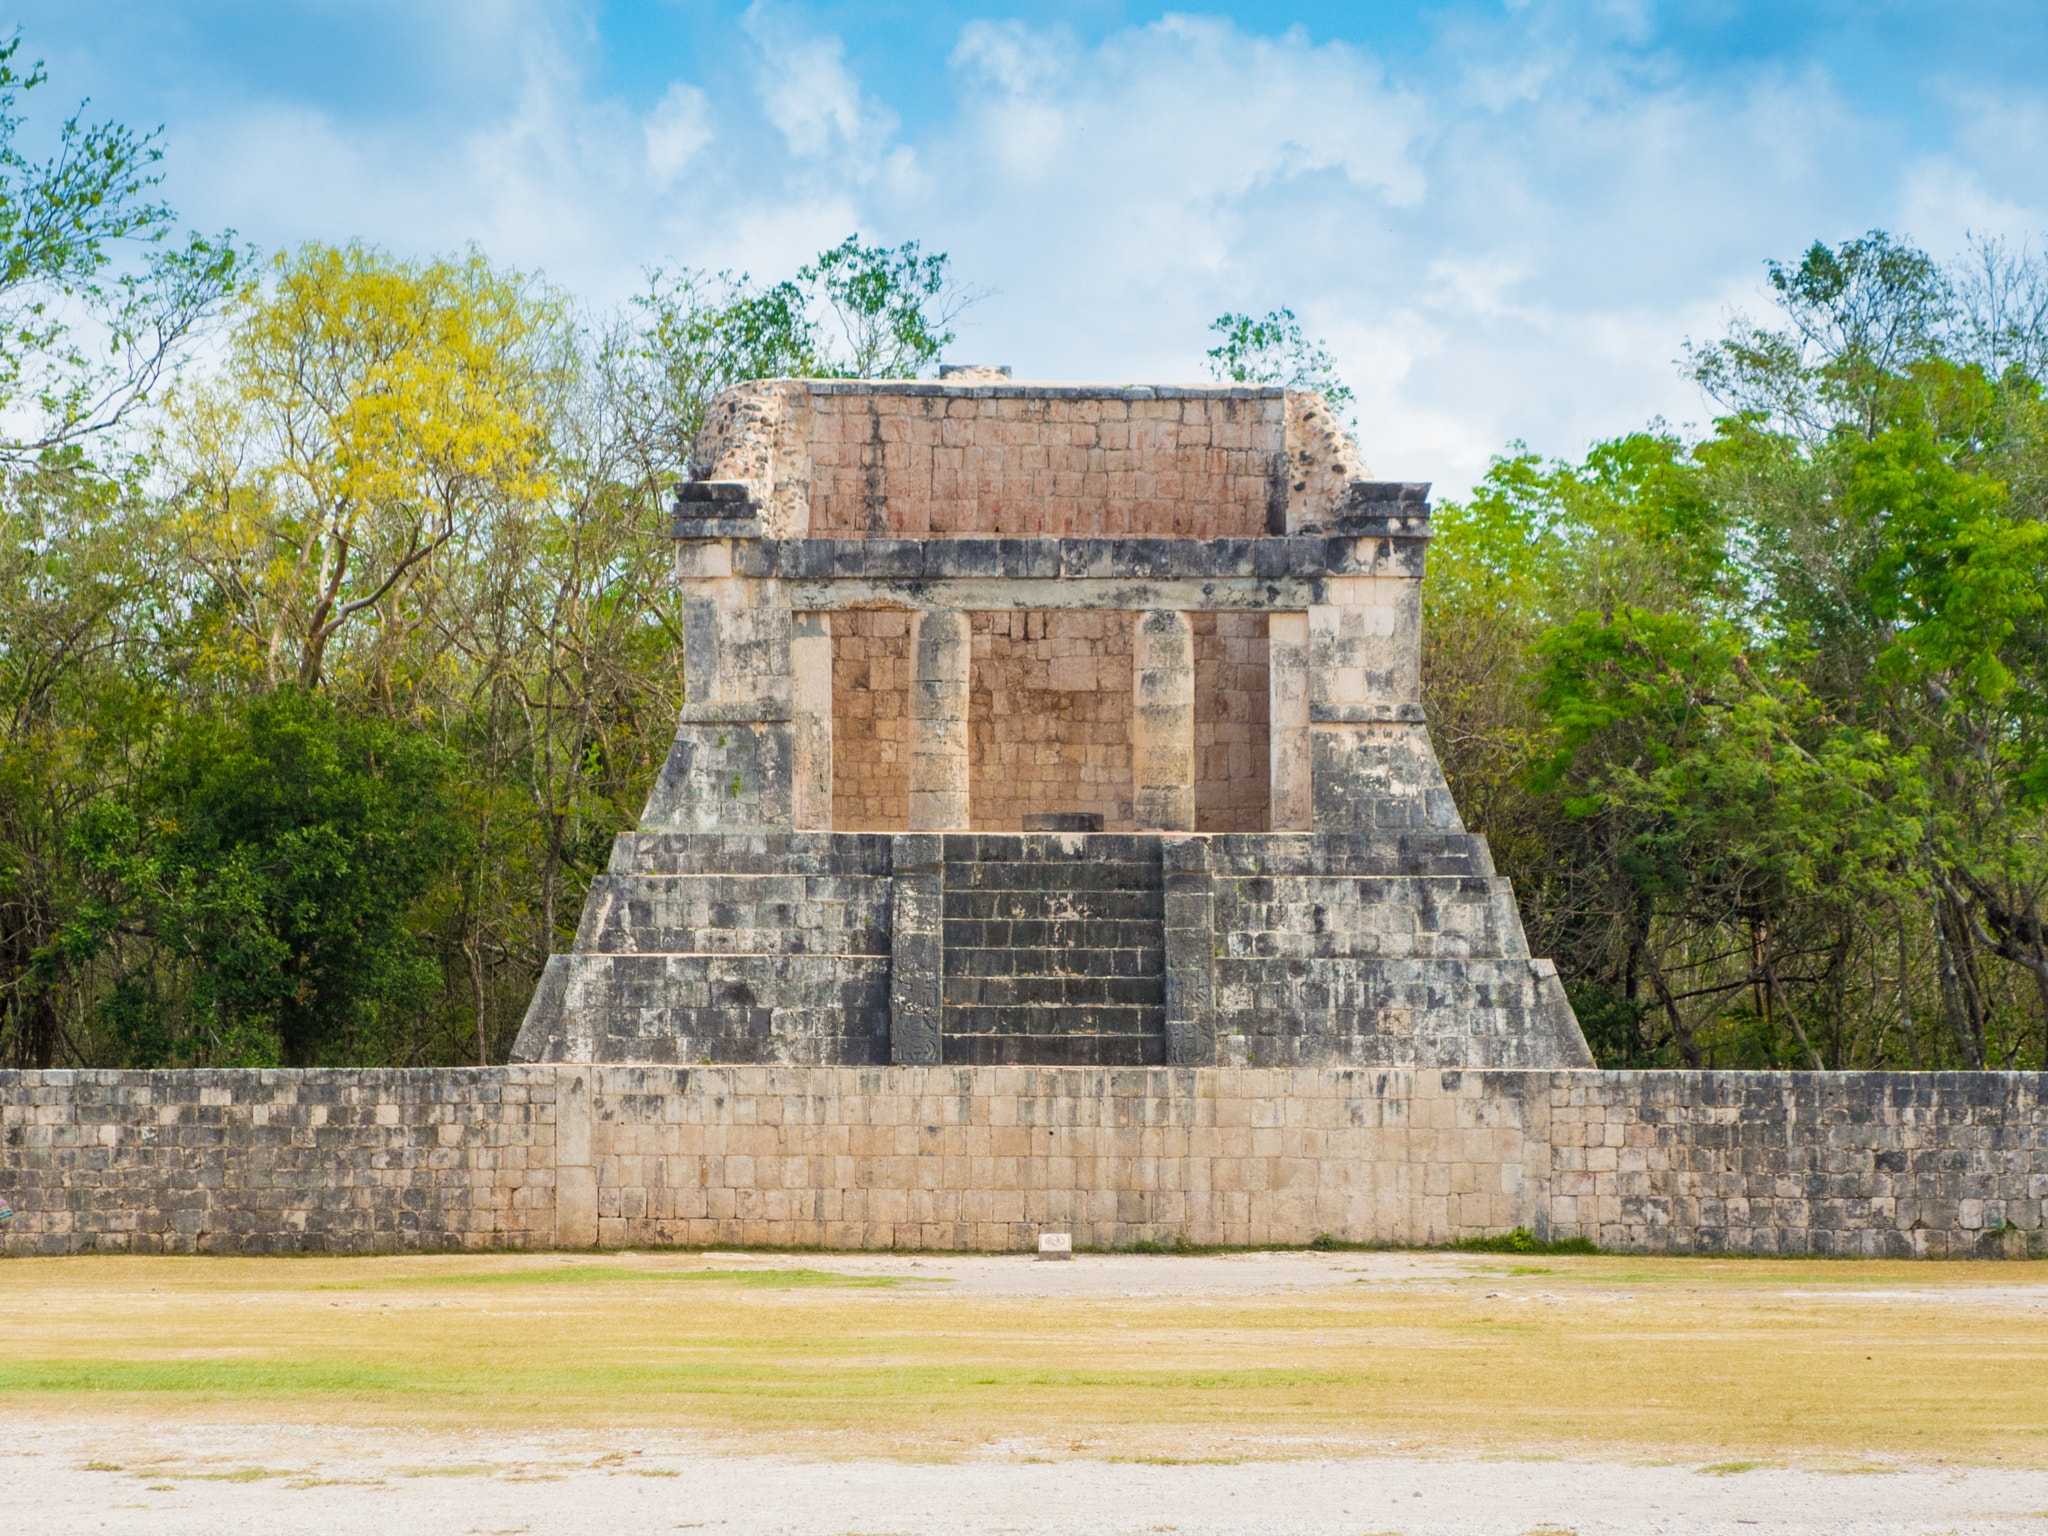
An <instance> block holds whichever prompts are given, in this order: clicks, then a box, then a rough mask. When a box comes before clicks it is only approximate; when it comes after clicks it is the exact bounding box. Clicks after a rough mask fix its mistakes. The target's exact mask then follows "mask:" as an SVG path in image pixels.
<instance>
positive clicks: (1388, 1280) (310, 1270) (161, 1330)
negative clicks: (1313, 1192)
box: [0, 1254, 2048, 1469]
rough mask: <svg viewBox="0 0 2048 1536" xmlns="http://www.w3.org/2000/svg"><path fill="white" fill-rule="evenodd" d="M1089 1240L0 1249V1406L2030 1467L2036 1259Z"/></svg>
mask: <svg viewBox="0 0 2048 1536" xmlns="http://www.w3.org/2000/svg"><path fill="white" fill-rule="evenodd" d="M1100 1262H1101V1261H1094V1260H1091V1259H1088V1258H1083V1259H1080V1260H1077V1261H1076V1262H1075V1263H1074V1264H1073V1265H1072V1266H1070V1267H1069V1269H1068V1274H1070V1275H1071V1277H1072V1278H1071V1287H1070V1288H1069V1289H1067V1290H1062V1289H1061V1286H1063V1285H1067V1284H1068V1280H1067V1278H1066V1276H1065V1275H1062V1276H1060V1277H1057V1278H1056V1279H1054V1280H1051V1281H1048V1280H1047V1279H1046V1276H1047V1271H1048V1270H1051V1269H1052V1268H1054V1267H1053V1266H1038V1267H1036V1268H1035V1269H1034V1268H1033V1267H1032V1266H1030V1265H1029V1262H1028V1261H1027V1260H1022V1259H1006V1260H991V1259H981V1260H966V1261H952V1260H948V1259H946V1258H945V1257H943V1256H937V1255H930V1256H925V1258H924V1260H923V1262H922V1264H921V1265H920V1266H919V1267H917V1268H915V1269H913V1268H912V1266H911V1262H910V1260H909V1259H907V1258H899V1259H894V1260H881V1261H877V1260H867V1261H854V1260H845V1261H841V1260H839V1259H837V1258H834V1257H825V1256H811V1257H801V1258H792V1257H781V1258H777V1257H769V1256H757V1257H745V1258H737V1257H734V1256H699V1255H694V1254H651V1255H578V1256H552V1255H551V1256H537V1257H528V1256H497V1255H494V1256H434V1257H408V1258H371V1259H326V1258H319V1259H203V1258H198V1259H146V1258H76V1259H21V1260H11V1261H6V1262H4V1263H0V1412H6V1413H9V1414H29V1415H35V1416H37V1417H52V1418H55V1417H63V1418H74V1419H75V1418H94V1419H97V1418H103V1417H114V1418H127V1419H137V1420H140V1419H148V1420H153V1421H171V1420H175V1421H178V1422H184V1423H191V1422H206V1421H217V1422H223V1423H227V1422H267V1423H277V1422H280V1421H306V1422H319V1423H323V1424H354V1425H362V1426H393V1427H399V1426H408V1425H410V1426H417V1427H419V1428H420V1429H422V1430H436V1431H439V1430H446V1429H451V1428H460V1427H465V1426H467V1427H475V1428H481V1429H493V1430H502V1429H510V1428H523V1427H541V1428H565V1429H573V1428H582V1427H592V1426H597V1425H603V1424H617V1425H644V1426H650V1427H655V1426H658V1427H662V1428H666V1429H671V1430H682V1431H689V1432H692V1433H698V1434H702V1435H704V1436H706V1437H707V1438H708V1439H709V1440H710V1441H712V1442H713V1443H717V1444H722V1445H727V1446H730V1447H731V1448H734V1449H747V1448H753V1449H765V1448H768V1447H770V1446H771V1445H772V1446H773V1448H774V1449H776V1450H778V1451H781V1452H785V1453H795V1454H805V1453H806V1452H810V1453H815V1454H819V1455H828V1456H852V1455H885V1456H908V1457H936V1458H946V1457H951V1456H957V1455H961V1454H967V1453H980V1452H982V1451H985V1450H986V1449H987V1448H988V1447H989V1446H991V1445H992V1444H993V1445H1006V1446H1009V1447H1011V1448H1012V1449H1013V1450H1016V1451H1018V1452H1019V1453H1022V1454H1038V1453H1042V1454H1046V1455H1052V1456H1063V1455H1071V1454H1076V1453H1080V1454H1086V1455H1089V1456H1129V1457H1133V1458H1142V1459H1167V1460H1171V1459H1205V1458H1224V1459H1241V1458H1247V1457H1270V1456H1294V1455H1304V1454H1344V1453H1347V1452H1349V1453H1359V1452H1365V1451H1372V1452H1387V1451H1392V1450H1403V1451H1412V1450H1430V1451H1440V1450H1459V1451H1474V1450H1477V1451H1482V1452H1494V1453H1500V1454H1528V1453H1536V1454H1583V1453H1587V1452H1598V1453H1600V1454H1623V1455H1631V1456H1645V1457H1652V1458H1655V1457H1662V1456H1686V1457H1693V1458H1698V1459H1705V1460H1718V1461H1721V1462H1725V1463H1728V1464H1730V1465H1731V1466H1733V1465H1734V1464H1737V1463H1741V1462H1744V1461H1753V1460H1754V1459H1757V1458H1766V1457H1768V1458H1778V1459H1783V1458H1786V1457H1792V1458H1795V1459H1802V1460H1805V1461H1807V1462H1814V1463H1820V1464H1839V1465H1841V1466H1843V1467H1844V1468H1846V1469H1853V1467H1854V1466H1855V1465H1856V1463H1857V1459H1858V1458H1862V1457H1876V1458H1904V1459H1909V1460H1911V1461H1914V1462H1923V1463H1924V1462H1929V1461H1933V1460H1936V1459H1949V1460H1963V1461H1973V1462H1983V1463H1998V1462H2003V1463H2004V1464H2006V1465H2008V1466H2019V1465H2025V1466H2038V1465H2043V1464H2048V1263H2003V1264H1987V1263H1980V1264H1887V1263H1849V1262H1773V1261H1711V1260H1701V1259H1628V1258H1612V1257H1585V1258H1578V1257H1574V1258H1545V1259H1539V1260H1529V1261H1522V1260H1513V1259H1491V1258H1483V1257H1473V1258H1469V1259H1466V1258H1457V1259H1453V1258H1448V1257H1444V1256H1434V1257H1432V1258H1430V1259H1429V1260H1428V1261H1427V1262H1426V1263H1424V1264H1422V1267H1420V1268H1416V1267H1415V1262H1414V1261H1411V1263H1410V1267H1409V1268H1408V1269H1407V1270H1405V1271H1402V1270H1398V1269H1395V1268H1392V1267H1390V1265H1389V1264H1388V1263H1387V1262H1384V1261H1383V1260H1382V1258H1381V1256H1368V1255H1337V1256H1332V1257H1330V1258H1329V1259H1328V1260H1326V1261H1323V1262H1324V1263H1325V1266H1326V1267H1325V1269H1324V1270H1322V1271H1320V1272H1319V1273H1320V1274H1321V1275H1322V1276H1323V1278H1322V1279H1321V1280H1320V1281H1319V1282H1318V1283H1313V1284H1305V1285H1295V1286H1293V1287H1292V1288H1291V1289H1287V1290H1285V1291H1284V1292H1281V1293H1270V1294H1253V1293H1248V1290H1247V1288H1246V1287H1244V1286H1237V1287H1235V1288H1232V1287H1229V1286H1211V1285H1208V1284H1207V1283H1206V1282H1200V1281H1192V1282H1190V1283H1188V1284H1187V1285H1185V1286H1182V1287H1181V1289H1182V1291H1183V1294H1178V1295H1162V1294H1158V1292H1159V1291H1160V1290H1161V1289H1163V1288H1164V1289H1171V1288H1173V1287H1174V1286H1175V1285H1176V1284H1178V1281H1177V1279H1176V1277H1177V1276H1179V1275H1193V1274H1196V1273H1197V1269H1196V1268H1195V1267H1196V1266H1199V1265H1200V1264H1201V1263H1202V1262H1203V1261H1198V1260H1183V1259H1176V1258H1157V1259H1133V1258H1129V1257H1124V1258H1120V1259H1118V1260H1116V1261H1115V1263H1116V1264H1118V1265H1120V1266H1123V1267H1122V1268H1121V1269H1119V1270H1118V1271H1117V1273H1118V1274H1135V1275H1138V1276H1140V1277H1141V1280H1142V1281H1143V1284H1142V1285H1139V1287H1138V1289H1137V1292H1136V1293H1135V1294H1125V1293H1123V1292H1121V1291H1105V1290H1104V1289H1103V1288H1102V1285H1101V1284H1100V1283H1094V1282H1091V1280H1090V1270H1089V1266H1090V1265H1091V1264H1096V1263H1100ZM1005 1265H1008V1266H1013V1267H1011V1268H1008V1269H1005V1268H1002V1267H1001V1266H1005ZM1177 1265H1178V1266H1184V1268H1183V1269H1181V1270H1178V1271H1177V1270H1176V1269H1175V1268H1174V1266H1177ZM973 1266H979V1268H973ZM970 1270H971V1273H970ZM1026 1271H1029V1274H1028V1277H1027V1278H1029V1279H1031V1280H1032V1281H1034V1282H1035V1283H1039V1288H1038V1289H1037V1290H1034V1291H1019V1290H1014V1289H1013V1290H1007V1291H1006V1290H1005V1289H1004V1288H1003V1283H993V1284H992V1283H990V1282H989V1280H988V1278H987V1277H989V1276H991V1275H993V1276H995V1277H996V1278H997V1282H1002V1277H1003V1276H1017V1275H1024V1274H1025V1273H1026ZM1247 1272H1248V1273H1250V1272H1251V1271H1247ZM956 1273H957V1276H958V1278H956V1279H955V1280H952V1281H949V1280H947V1279H946V1278H944V1277H946V1276H947V1275H949V1274H956ZM1200 1273H1202V1274H1207V1273H1209V1271H1206V1270H1204V1271H1200ZM976 1277H979V1278H976ZM1154 1277H1156V1278H1154ZM1096 1279H1097V1281H1098V1282H1099V1280H1100V1276H1099V1274H1098V1275H1097V1277H1096ZM970 1280H973V1281H974V1284H975V1285H976V1286H978V1287H979V1288H978V1289H969V1288H968V1286H969V1281H970ZM1117 1283H1123V1282H1117ZM1131 1283H1132V1284H1138V1282H1131ZM1048 1287H1049V1289H1048Z"/></svg>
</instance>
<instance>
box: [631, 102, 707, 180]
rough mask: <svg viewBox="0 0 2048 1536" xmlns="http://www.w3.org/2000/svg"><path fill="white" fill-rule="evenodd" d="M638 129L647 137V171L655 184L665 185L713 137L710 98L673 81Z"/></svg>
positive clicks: (676, 175)
mask: <svg viewBox="0 0 2048 1536" xmlns="http://www.w3.org/2000/svg"><path fill="white" fill-rule="evenodd" d="M640 131H641V132H642V133H643V134H644V135H646V138H647V174H648V175H650V176H651V177H653V178H654V183H655V185H656V186H660V187H667V186H669V185H670V184H671V183H673V182H674V181H675V179H676V178H677V177H678V176H680V175H682V174H683V172H684V171H686V170H688V169H689V166H690V162H691V161H692V160H694V159H695V158H696V157H697V151H698V150H700V149H702V148H704V146H705V145H707V144H709V143H710V142H711V140H712V131H711V102H710V98H708V97H707V96H705V94H704V93H703V92H702V91H700V90H698V89H697V87H696V86H694V85H685V84H683V82H682V81H680V80H678V81H675V82H674V83H672V84H671V85H670V86H669V88H668V90H667V91H666V92H664V93H663V94H662V98H661V100H660V102H659V103H658V104H657V105H656V106H655V108H654V110H653V111H652V112H649V113H648V114H647V116H646V117H645V118H643V119H642V120H641V124H640Z"/></svg>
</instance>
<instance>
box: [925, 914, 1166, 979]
mask: <svg viewBox="0 0 2048 1536" xmlns="http://www.w3.org/2000/svg"><path fill="white" fill-rule="evenodd" d="M1006 926H1007V927H1008V928H1009V929H1010V930H1012V931H1013V932H1014V931H1018V930H1022V931H1023V932H1024V933H1026V934H1035V933H1038V932H1039V931H1041V930H1049V929H1052V928H1055V927H1064V928H1069V929H1079V928H1094V929H1096V930H1098V931H1099V930H1102V929H1104V928H1116V929H1119V930H1129V929H1132V928H1137V929H1139V930H1140V932H1139V933H1138V934H1136V935H1134V937H1135V939H1136V940H1137V942H1134V943H1131V944H1127V945H1082V944H1080V943H1077V942H1060V941H1057V940H1055V939H1054V938H1052V937H1051V936H1050V935H1049V934H1048V935H1047V936H1046V937H1045V938H1043V939H1041V940H1039V941H1038V942H1037V943H1025V942H1021V941H1020V942H1017V943H1004V942H1002V941H1001V940H998V941H997V942H996V943H993V944H990V943H987V942H986V940H987V939H989V938H994V937H996V934H997V933H998V932H999V931H1000V930H1002V929H1003V928H1004V927H1006ZM971 937H979V938H982V939H983V940H984V942H982V943H979V944H971V943H968V942H967V940H968V939H969V938H971ZM945 946H946V949H945V954H946V962H945V964H946V969H945V974H946V975H948V976H1162V975H1164V974H1165V973H1166V945H1165V940H1164V936H1163V934H1162V932H1161V931H1160V930H1159V929H1158V928H1156V927H1153V926H1152V925H1151V924H1149V923H1148V924H1131V923H1113V924H1083V923H1072V924H1052V923H1011V924H1007V925H1005V924H1002V923H948V924H946V925H945Z"/></svg>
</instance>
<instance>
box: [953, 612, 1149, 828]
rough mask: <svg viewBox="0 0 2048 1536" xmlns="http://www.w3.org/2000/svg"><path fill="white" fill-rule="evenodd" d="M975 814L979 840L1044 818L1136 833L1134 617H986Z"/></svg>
mask: <svg viewBox="0 0 2048 1536" xmlns="http://www.w3.org/2000/svg"><path fill="white" fill-rule="evenodd" d="M972 617H973V630H974V669H973V674H972V684H971V688H970V696H969V700H968V714H967V733H968V752H969V764H970V769H969V787H968V804H969V806H970V808H971V809H972V812H973V825H974V827H975V828H976V829H977V830H987V831H998V832H1015V831H1018V830H1020V829H1021V828H1022V827H1023V825H1024V817H1026V816H1028V815H1032V814H1034V813H1039V812H1058V811H1084V812H1086V811H1092V812H1094V813H1096V814H1097V815H1100V816H1101V817H1102V825H1103V828H1104V830H1105V831H1118V832H1124V831H1129V830H1130V826H1131V705H1132V696H1131V620H1132V617H1133V616H1132V615H1131V614H1128V613H1059V612H1054V613H1042V612H1031V613H1014V612H1013V613H977V614H974V615H973V616H972Z"/></svg>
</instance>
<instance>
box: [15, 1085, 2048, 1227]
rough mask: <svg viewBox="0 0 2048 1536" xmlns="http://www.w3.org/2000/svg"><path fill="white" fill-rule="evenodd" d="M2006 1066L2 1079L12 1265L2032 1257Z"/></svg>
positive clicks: (2024, 1099)
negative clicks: (1245, 1249) (1185, 1249)
mask: <svg viewBox="0 0 2048 1536" xmlns="http://www.w3.org/2000/svg"><path fill="white" fill-rule="evenodd" d="M2044 1091H2048V1077H2044V1076H2043V1075H2042V1074H2038V1073H2031V1074H2020V1073H1959V1074H1908V1073H1844V1074H1819V1073H1739V1072H1727V1073H1683V1072H1660V1073H1624V1072H1594V1071H1563V1072H1553V1071H1491V1070H1489V1071H1441V1070H1426V1071H1408V1070H1392V1071H1379V1070H1368V1069H1318V1070H1309V1069H1300V1070H1261V1069H1246V1068H1203V1069H1173V1068H1134V1069H1095V1068H1064V1069H1045V1068H1028V1067H983V1068H949V1067H875V1068H815V1069H798V1068H787V1067H706V1068H689V1067H652V1066H647V1067H603V1066H598V1067H591V1066H560V1067H556V1066H524V1067H501V1068H489V1069H468V1070H458V1071H365V1070H344V1069H334V1070H320V1071H308V1072H260V1071H218V1072H70V1071H59V1072H0V1193H4V1194H5V1195H6V1196H7V1198H8V1199H9V1201H10V1202H11V1203H12V1204H13V1205H14V1207H15V1209H16V1212H17V1215H16V1217H15V1219H14V1221H13V1222H12V1223H11V1224H9V1225H8V1226H7V1227H6V1228H4V1229H0V1250H4V1251H5V1252H6V1253H9V1254H17V1255H19V1254H32V1253H71V1252H91V1251H113V1252H217V1253H263V1252H287V1251H324V1252H369V1251H390V1250H406V1249H446V1248H499V1247H511V1248H549V1247H591V1246H597V1245H603V1246H626V1245H631V1246H640V1245H645V1244H680V1245H686V1246H695V1245H730V1244H775V1245H807V1244H822V1245H827V1246H832V1247H848V1248H856V1247H865V1248H878V1247H925V1248H939V1249H984V1250H1016V1249H1024V1248H1028V1247H1030V1246H1032V1245H1033V1243H1034V1241H1035V1239H1036V1237H1037V1235H1038V1233H1039V1232H1040V1231H1042V1230H1058V1231H1071V1232H1072V1233H1073V1234H1074V1238H1075V1241H1076V1242H1077V1243H1078V1244H1080V1245H1083V1246H1119V1245H1127V1244H1129V1243H1131V1242H1134V1241H1137V1240H1139V1239H1141V1238H1142V1239H1148V1240H1153V1241H1163V1240H1172V1239H1174V1238H1176V1237H1182V1238H1185V1239H1186V1240H1188V1241H1191V1242H1196V1243H1213V1244H1262V1243H1291V1244H1300V1243H1306V1242H1308V1241H1310V1240H1311V1239H1312V1238H1314V1237H1315V1236H1316V1235H1318V1234H1320V1233H1328V1234H1330V1235H1332V1236H1334V1237H1339V1238H1343V1239H1347V1240H1351V1241H1359V1242H1385V1243H1442V1242H1449V1241H1453V1240H1456V1239H1458V1238H1461V1237H1469V1236H1477V1235H1482V1234H1488V1233H1499V1232H1503V1231H1507V1230H1509V1229H1511V1228H1514V1227H1518V1226H1523V1227H1528V1228H1530V1229H1531V1230H1533V1231H1535V1232H1537V1233H1538V1234H1540V1235H1547V1236H1553V1237H1564V1236H1573V1235H1585V1236H1590V1237H1594V1238H1595V1239H1596V1240H1598V1241H1599V1242H1600V1243H1602V1244H1603V1245H1605V1246H1608V1247H1612V1248H1617V1249H1625V1250H1629V1251H1636V1252H1673V1251H1679V1252H1682V1251H1729V1252H1763V1253H1772V1252H1779V1253H1836V1254H1850V1253H1858V1254H1893V1255H1901V1256H1924V1257H1945V1256H1966V1255H1993V1254H2014V1255H2017V1254H2020V1253H2026V1252H2037V1253H2038V1252H2040V1251H2041V1250H2042V1242H2043V1225H2044V1216H2048V1119H2044V1105H2043V1096H2044Z"/></svg>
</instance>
